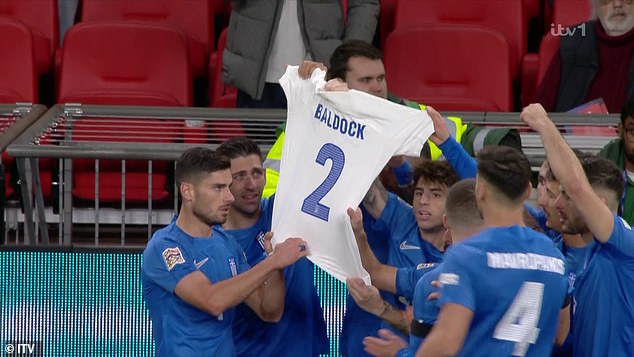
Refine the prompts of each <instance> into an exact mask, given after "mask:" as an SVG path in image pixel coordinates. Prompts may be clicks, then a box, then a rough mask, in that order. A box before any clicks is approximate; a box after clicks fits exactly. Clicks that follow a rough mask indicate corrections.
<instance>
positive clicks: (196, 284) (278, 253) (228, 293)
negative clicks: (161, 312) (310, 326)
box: [174, 238, 308, 320]
mask: <svg viewBox="0 0 634 357" xmlns="http://www.w3.org/2000/svg"><path fill="white" fill-rule="evenodd" d="M307 252H308V251H307V249H306V242H304V241H303V240H302V239H300V238H289V239H287V240H286V241H285V242H284V243H281V244H278V245H277V246H276V249H275V252H274V253H273V254H272V255H271V256H269V257H268V258H266V259H265V260H263V261H262V262H260V263H259V264H257V265H255V266H254V267H252V268H251V269H249V270H247V271H245V272H243V273H241V274H238V275H236V276H235V277H233V278H230V279H227V280H222V281H219V282H212V281H209V279H208V278H207V276H206V275H205V274H204V273H203V272H202V271H201V270H197V271H194V272H192V273H189V274H187V275H186V276H185V277H183V278H182V279H181V280H180V281H179V282H178V284H176V288H175V289H174V293H175V294H176V295H178V296H179V297H180V298H181V299H183V300H185V301H186V302H188V303H189V304H191V305H193V306H195V307H197V308H199V309H201V310H203V311H206V312H208V313H210V314H212V315H215V316H219V315H220V314H222V313H223V312H224V311H225V310H227V309H229V308H231V307H233V306H236V305H238V304H239V303H241V302H243V301H245V300H246V299H247V298H248V297H249V295H251V294H252V293H253V292H254V291H255V290H256V289H258V288H260V287H261V286H262V284H263V283H264V281H265V280H266V279H267V278H269V276H270V275H271V273H273V272H274V271H275V270H278V269H282V268H284V267H286V266H288V265H290V264H292V263H294V262H295V261H297V260H298V259H299V258H301V257H303V256H305V255H306V254H307ZM211 263H212V262H208V263H207V264H211ZM203 268H204V266H203ZM278 274H279V273H278ZM276 286H277V287H278V288H279V286H280V284H279V282H278V283H277V285H276ZM281 287H282V290H283V289H284V283H283V280H282V283H281ZM278 293H279V292H278ZM281 297H282V299H281V303H282V311H283V304H284V292H283V291H282V292H281ZM255 299H256V301H254V302H257V297H256V298H255ZM278 299H279V295H278ZM277 304H279V301H276V302H274V303H273V305H274V309H273V310H275V307H276V306H277ZM265 307H267V305H265ZM256 309H257V308H256ZM256 313H263V315H264V316H265V317H266V318H268V319H269V320H279V318H280V316H281V311H272V312H263V311H256ZM278 315H279V316H278Z"/></svg>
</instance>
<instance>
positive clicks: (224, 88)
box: [209, 28, 238, 108]
mask: <svg viewBox="0 0 634 357" xmlns="http://www.w3.org/2000/svg"><path fill="white" fill-rule="evenodd" d="M226 44H227V29H226V28H225V29H224V30H222V32H221V33H220V37H219V38H218V52H217V55H216V65H215V68H214V75H213V83H211V86H210V88H211V100H210V101H209V103H210V105H211V106H212V107H216V108H235V106H236V96H237V92H238V90H237V89H236V88H234V87H231V86H229V85H228V84H226V83H225V82H223V81H222V53H223V51H224V50H225V46H226Z"/></svg>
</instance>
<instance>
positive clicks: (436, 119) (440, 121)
mask: <svg viewBox="0 0 634 357" xmlns="http://www.w3.org/2000/svg"><path fill="white" fill-rule="evenodd" d="M426 110H427V114H429V116H430V117H431V120H432V122H433V123H434V134H432V136H430V137H429V139H430V140H431V141H432V142H433V143H434V144H436V145H437V146H438V148H440V150H441V151H442V154H443V156H444V157H445V159H447V162H449V164H450V165H451V167H453V169H454V170H455V171H456V173H457V174H458V177H460V179H466V178H473V177H475V176H476V173H477V171H478V165H477V163H476V161H475V159H474V158H472V157H471V156H470V155H469V153H467V152H466V151H465V149H464V148H463V147H462V145H460V144H459V143H458V142H457V141H456V139H454V138H453V137H452V136H451V135H450V134H449V129H447V123H446V121H445V118H443V117H442V116H441V115H440V113H438V112H437V111H436V110H435V109H434V108H432V107H430V106H428V107H427V108H426Z"/></svg>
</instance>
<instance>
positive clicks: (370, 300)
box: [346, 278, 385, 316]
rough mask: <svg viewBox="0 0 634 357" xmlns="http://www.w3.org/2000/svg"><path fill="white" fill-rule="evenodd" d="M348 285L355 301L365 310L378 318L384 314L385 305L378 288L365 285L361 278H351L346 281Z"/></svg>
mask: <svg viewBox="0 0 634 357" xmlns="http://www.w3.org/2000/svg"><path fill="white" fill-rule="evenodd" d="M346 285H347V286H348V291H350V295H351V296H352V298H353V299H354V301H355V302H356V303H357V305H359V306H360V307H361V308H362V309H363V310H365V311H367V312H369V313H371V314H373V315H376V316H380V315H381V313H383V311H384V310H385V305H384V303H383V298H381V295H380V294H379V290H378V289H377V288H376V287H374V286H372V285H365V283H364V282H363V279H361V278H349V279H347V280H346Z"/></svg>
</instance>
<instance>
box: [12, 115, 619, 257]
mask: <svg viewBox="0 0 634 357" xmlns="http://www.w3.org/2000/svg"><path fill="white" fill-rule="evenodd" d="M446 114H452V115H457V116H460V117H462V118H463V119H464V120H465V121H466V122H469V123H472V124H476V125H483V126H486V127H515V128H517V129H518V130H519V131H520V134H521V139H522V146H523V150H524V152H525V153H526V154H527V156H528V157H529V160H530V162H531V164H532V166H533V168H534V169H535V170H536V169H537V168H538V167H539V165H540V164H541V162H542V160H543V159H544V158H545V154H544V150H543V147H542V144H541V140H540V139H539V136H538V135H537V134H536V133H533V132H531V131H530V130H529V129H528V127H527V126H526V125H524V124H523V123H522V122H521V121H520V119H519V114H518V113H487V112H456V113H446ZM285 117H286V111H285V110H263V109H257V110H256V109H221V108H172V107H169V108H166V107H138V106H98V105H81V104H58V105H55V106H54V107H52V108H51V109H49V110H48V111H47V112H46V113H45V114H44V115H42V116H40V117H39V119H38V120H37V121H35V122H34V123H33V125H31V126H30V127H29V128H28V129H27V130H25V131H24V132H23V133H22V134H21V135H20V136H19V137H18V138H17V139H16V140H15V141H14V142H13V144H11V145H10V146H9V147H8V149H7V152H8V153H9V154H10V155H11V156H13V157H15V158H16V161H17V162H18V171H19V176H20V182H21V183H23V184H24V185H25V186H22V190H21V191H22V199H23V207H24V215H20V214H19V212H18V215H17V216H18V218H17V219H18V220H19V221H20V222H23V224H24V234H25V236H24V237H23V238H22V237H19V234H18V233H17V232H16V235H15V240H14V241H13V242H12V243H15V244H27V245H39V244H57V245H64V246H70V245H74V244H78V243H80V242H79V241H78V240H77V239H75V238H73V227H74V225H84V226H88V227H92V228H91V230H92V232H91V234H92V238H91V239H89V240H88V241H82V242H83V243H87V244H89V245H94V246H102V245H106V244H115V245H120V246H128V245H135V244H138V245H144V244H145V242H146V241H147V239H149V238H150V237H151V235H152V233H153V231H154V230H155V229H157V228H160V226H163V225H165V224H167V223H169V221H170V220H171V218H172V217H173V215H174V212H176V210H177V208H178V195H177V190H176V187H175V185H174V183H173V179H172V180H171V182H170V181H169V180H168V186H169V187H168V190H169V191H170V195H169V197H168V199H167V200H163V201H160V202H159V201H156V200H154V199H152V175H153V174H155V172H153V171H152V164H151V163H152V162H153V161H160V160H164V161H169V162H173V161H174V160H176V159H177V158H178V157H179V155H180V154H181V153H182V152H183V150H185V149H186V148H188V147H192V146H200V145H205V146H208V147H210V148H212V149H214V148H216V147H217V146H218V145H219V144H220V143H221V142H222V141H223V140H224V139H226V138H228V137H231V136H237V135H240V134H242V133H246V134H247V135H249V136H250V137H251V138H253V139H254V140H255V141H256V142H257V143H258V144H259V146H260V147H261V149H262V151H263V153H264V154H266V152H267V151H268V150H269V149H270V147H271V145H272V144H273V143H274V142H275V140H276V138H277V136H276V129H277V128H278V127H279V125H280V124H281V123H283V122H284V121H285ZM551 117H552V118H553V120H554V121H555V122H556V123H557V125H558V126H559V127H560V128H561V130H562V132H563V134H564V137H565V138H566V140H568V142H569V143H570V144H571V146H573V147H574V148H577V149H580V150H584V151H589V152H593V153H596V152H598V151H599V150H600V149H601V148H602V147H603V146H604V145H605V144H606V143H607V142H608V141H609V140H610V139H612V138H613V137H614V136H613V135H612V136H610V135H608V136H595V135H594V134H592V131H590V132H591V134H583V135H580V134H578V133H568V131H569V129H570V128H576V127H581V126H582V127H588V126H598V127H602V128H605V127H608V128H613V129H614V128H615V127H616V126H617V125H618V123H619V118H618V116H617V115H571V114H552V116H551ZM125 120H129V121H131V122H134V123H136V124H135V125H136V126H137V127H140V128H141V129H140V130H139V129H135V130H136V131H135V132H134V133H133V136H132V137H131V136H130V135H131V134H130V132H126V130H127V129H125V128H123V127H121V126H120V123H121V122H122V121H125ZM108 121H111V122H112V123H115V125H112V126H111V127H108V125H106V124H107V123H108ZM175 122H182V123H183V124H184V125H173V124H174V123H175ZM218 122H223V123H225V124H226V125H227V129H226V130H224V131H221V132H218V130H217V129H218V126H217V125H215V124H216V123H218ZM80 123H81V124H82V125H81V126H80V125H78V124H80ZM144 123H145V124H144ZM161 123H165V125H164V126H163V127H161V128H160V130H153V129H155V128H153V127H155V126H156V125H160V124H161ZM232 123H235V125H231V124H232ZM90 125H94V126H95V131H94V132H90V131H88V132H86V131H85V130H86V127H87V126H88V128H89V127H90ZM144 125H145V126H144ZM80 127H81V130H82V131H81V132H79V129H76V128H80ZM126 128H127V127H126ZM232 128H239V130H236V131H235V132H233V131H232V130H233V129H232ZM88 130H90V129H88ZM170 130H171V131H170ZM603 132H605V130H603ZM608 133H614V134H615V133H616V129H614V130H609V131H608ZM135 135H138V136H139V137H138V141H140V142H135ZM165 135H167V136H168V137H169V139H170V140H169V142H159V141H161V140H157V136H159V137H160V136H165ZM87 137H89V139H87V140H86V138H87ZM159 139H160V138H159ZM41 158H53V159H55V160H57V163H58V165H57V166H58V167H59V177H58V178H57V180H58V182H57V186H58V187H59V190H58V193H57V194H58V197H57V200H53V201H52V202H53V203H56V204H55V205H50V204H49V205H47V204H46V202H45V200H44V198H43V197H42V192H41V189H40V185H39V183H38V182H37V180H38V177H39V175H38V164H37V160H38V159H41ZM76 159H95V161H94V171H95V192H94V197H95V200H94V202H85V200H84V201H82V200H78V199H77V197H74V195H73V184H74V183H73V165H72V162H73V160H76ZM105 160H122V162H121V183H120V186H121V200H120V201H119V202H116V203H112V202H106V203H104V202H101V201H100V199H99V195H100V193H99V187H100V185H99V172H100V165H101V164H100V161H101V162H105ZM126 160H127V161H128V162H129V161H130V160H146V161H148V163H149V164H148V165H147V177H148V178H147V180H148V182H147V191H148V196H147V197H148V199H147V203H146V202H145V201H144V202H143V204H139V203H130V202H127V200H126V189H125V187H126V180H127V178H126ZM170 169H172V170H173V165H170ZM170 174H171V175H173V172H172V173H170ZM31 178H32V179H31ZM117 226H118V227H120V228H117ZM144 226H145V228H144ZM106 227H109V228H110V230H111V231H114V234H115V235H117V237H116V238H112V237H109V238H107V239H115V241H114V242H113V241H112V240H107V239H106V238H101V237H100V232H102V231H103V229H104V228H106ZM131 227H132V228H136V230H131V229H130V228H131ZM55 231H56V233H52V234H54V235H55V236H57V243H55V242H52V241H51V239H49V234H51V232H55ZM126 232H128V235H129V236H131V237H133V238H128V239H126ZM130 232H132V233H130ZM135 233H136V235H137V236H140V239H141V241H135V240H134V239H135V238H134V236H135V235H134V234H135ZM102 234H103V233H102ZM103 235H104V236H106V234H103ZM137 238H138V237H137Z"/></svg>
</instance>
